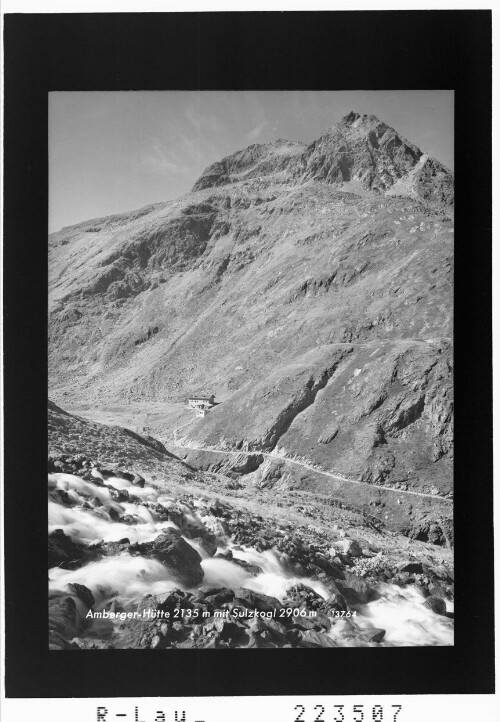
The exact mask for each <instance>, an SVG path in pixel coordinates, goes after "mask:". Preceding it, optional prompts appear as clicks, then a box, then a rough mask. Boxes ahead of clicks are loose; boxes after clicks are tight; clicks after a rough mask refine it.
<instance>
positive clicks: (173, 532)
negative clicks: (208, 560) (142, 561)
mask: <svg viewBox="0 0 500 722" xmlns="http://www.w3.org/2000/svg"><path fill="white" fill-rule="evenodd" d="M129 551H130V553H131V554H141V555H142V556H145V557H149V558H152V559H158V561H160V562H161V563H162V564H164V565H165V566H166V567H169V569H171V570H172V571H173V572H174V573H175V576H176V577H177V579H178V580H179V582H180V583H181V584H183V585H185V586H187V587H195V586H197V585H198V584H201V582H202V581H203V569H202V567H201V564H200V562H201V556H200V555H199V554H198V552H197V551H196V549H193V547H192V546H191V545H190V544H188V543H187V542H186V541H185V540H184V539H183V538H182V536H181V532H180V531H179V530H178V529H172V528H169V529H164V530H163V532H162V533H161V534H160V535H159V536H158V537H156V539H154V540H153V541H150V542H144V543H142V544H140V543H139V544H134V545H131V546H130V547H129Z"/></svg>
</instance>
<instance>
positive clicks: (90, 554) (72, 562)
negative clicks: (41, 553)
mask: <svg viewBox="0 0 500 722" xmlns="http://www.w3.org/2000/svg"><path fill="white" fill-rule="evenodd" d="M99 556H100V553H99V552H98V551H97V550H90V549H88V548H86V547H84V546H83V545H82V544H77V543H76V542H74V541H73V540H72V539H71V538H70V537H69V536H66V534H65V533H64V531H63V530H62V529H55V530H54V531H53V532H51V534H49V539H48V567H49V569H51V568H52V567H60V568H61V569H76V568H77V567H80V566H82V564H85V563H86V562H89V561H93V560H94V559H97V558H98V557H99Z"/></svg>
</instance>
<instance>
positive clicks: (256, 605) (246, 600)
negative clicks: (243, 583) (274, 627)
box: [234, 589, 282, 612]
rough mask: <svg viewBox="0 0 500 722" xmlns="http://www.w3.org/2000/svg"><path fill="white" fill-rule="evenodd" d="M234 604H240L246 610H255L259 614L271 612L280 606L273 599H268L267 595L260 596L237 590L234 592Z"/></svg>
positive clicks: (245, 590) (251, 592)
mask: <svg viewBox="0 0 500 722" xmlns="http://www.w3.org/2000/svg"><path fill="white" fill-rule="evenodd" d="M234 602H235V603H238V602H241V604H243V605H244V606H245V607H247V608H248V609H257V610H258V611H259V612H272V611H273V610H274V609H279V608H280V607H281V606H282V605H281V602H279V601H278V600H277V599H275V598H274V597H269V596H267V594H261V593H260V592H253V591H252V590H250V589H238V590H237V591H236V592H235V599H234Z"/></svg>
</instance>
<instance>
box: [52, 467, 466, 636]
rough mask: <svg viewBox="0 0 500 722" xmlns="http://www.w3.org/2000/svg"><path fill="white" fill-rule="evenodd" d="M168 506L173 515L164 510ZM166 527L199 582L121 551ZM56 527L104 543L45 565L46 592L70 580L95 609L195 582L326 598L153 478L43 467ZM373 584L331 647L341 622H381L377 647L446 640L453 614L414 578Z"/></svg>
mask: <svg viewBox="0 0 500 722" xmlns="http://www.w3.org/2000/svg"><path fill="white" fill-rule="evenodd" d="M169 511H170V512H172V513H171V514H170V516H171V517H173V518H174V519H176V522H177V523H176V522H174V521H173V520H172V518H168V517H169ZM176 515H177V516H176ZM179 516H181V517H182V523H181V522H179V521H178V519H179ZM186 528H189V529H201V530H205V531H206V532H208V533H210V534H211V535H212V538H215V540H216V545H217V549H216V550H214V549H208V550H207V545H206V544H205V543H203V539H202V538H199V537H197V538H193V537H194V536H195V535H194V534H193V533H190V534H186V533H185V531H186ZM167 529H175V530H178V531H179V532H181V533H182V537H181V538H182V539H184V541H185V542H187V544H189V545H190V546H191V547H192V548H193V549H195V550H196V552H198V554H199V555H200V557H201V562H199V561H198V564H200V563H201V568H202V570H203V580H202V582H201V584H198V585H195V586H189V585H186V584H185V583H182V582H180V581H179V574H178V573H177V572H178V571H179V570H175V569H172V568H171V567H169V566H166V565H165V564H163V563H162V562H161V561H159V560H158V559H155V558H147V557H146V556H143V555H141V554H138V553H137V552H135V553H130V551H128V550H127V544H128V543H130V545H134V544H139V545H140V544H145V543H147V542H154V540H155V539H157V538H158V537H159V535H161V534H162V532H164V531H165V530H167ZM56 530H62V531H63V532H64V535H65V536H66V537H68V538H69V539H70V540H71V541H72V542H73V543H75V544H76V545H79V548H84V549H86V550H90V551H92V550H93V549H95V548H99V545H100V546H101V548H102V546H103V543H104V547H106V544H108V546H107V547H106V555H105V556H102V558H96V559H95V560H91V561H87V560H85V561H84V562H83V565H82V566H79V567H78V568H69V569H68V568H61V566H53V567H52V568H51V569H49V591H50V593H51V594H52V595H57V594H62V593H68V589H71V587H68V585H69V584H71V585H75V584H76V585H84V586H85V587H86V588H87V589H89V590H90V591H91V592H92V595H93V597H94V601H95V604H94V606H93V608H94V610H99V609H103V608H105V605H109V603H110V601H112V600H120V602H121V603H123V602H125V603H129V604H131V603H134V602H139V601H140V600H141V598H143V597H144V596H145V595H148V594H153V595H158V594H164V593H166V592H170V591H172V590H174V589H182V590H184V591H191V592H196V590H197V589H198V588H201V587H203V588H207V587H216V588H222V587H224V588H229V589H232V590H234V591H236V590H238V589H241V588H243V589H247V590H252V591H254V592H258V593H262V594H265V595H268V596H270V597H274V598H275V599H277V600H279V601H280V602H284V600H285V599H286V598H287V591H288V590H289V589H290V588H291V587H294V586H296V585H300V584H302V585H305V586H306V587H309V588H310V589H312V590H313V591H314V592H316V594H318V595H319V596H320V597H322V598H323V599H325V600H327V599H329V597H331V590H329V589H328V588H327V586H325V584H323V583H322V581H320V580H318V579H311V578H308V577H303V576H302V577H301V576H293V575H292V574H290V572H289V571H288V570H287V569H286V568H285V566H284V564H283V563H282V561H280V557H279V555H278V554H277V553H276V552H275V551H274V550H272V549H269V550H266V551H262V552H261V551H257V550H256V549H254V548H250V547H247V546H243V545H238V544H235V543H234V542H233V541H232V540H231V539H230V538H228V536H227V535H226V533H225V531H224V527H223V525H222V524H221V521H220V519H218V518H217V517H216V516H214V515H213V514H211V513H210V504H209V503H208V502H207V501H206V500H203V499H198V500H194V501H193V502H192V503H190V504H186V503H182V502H180V501H179V500H178V499H174V498H172V497H170V496H168V495H165V494H163V493H161V492H160V491H158V490H157V489H155V488H153V487H151V486H147V485H145V486H144V487H143V488H141V487H140V486H137V485H135V484H133V483H132V482H130V481H128V480H126V479H122V478H117V477H109V478H102V479H98V478H95V479H92V480H87V481H86V480H84V479H82V478H80V477H78V476H74V475H72V474H66V473H53V474H49V533H52V532H55V531H56ZM201 536H202V535H201ZM119 542H121V544H118V543H119ZM109 543H115V545H114V546H113V545H111V546H109ZM95 545H98V546H97V547H96V546H95ZM229 550H230V551H231V552H232V558H233V561H231V560H230V559H223V558H215V554H219V553H227V552H228V551H229ZM238 560H239V561H240V564H239V563H238ZM377 591H378V595H379V596H378V598H377V599H375V600H374V601H371V602H369V603H367V604H363V605H361V606H359V607H358V608H357V611H356V615H355V616H352V617H351V618H349V619H347V618H338V619H336V620H335V623H333V624H332V626H331V629H330V630H329V631H328V635H329V636H330V637H331V639H333V640H334V641H335V642H336V643H337V644H338V645H340V646H349V641H348V640H347V641H346V634H345V632H346V630H347V631H349V630H354V631H355V632H356V631H358V632H360V633H362V632H363V630H369V629H371V628H379V629H383V630H385V635H384V638H383V644H384V645H385V646H408V645H451V644H453V622H452V620H451V619H450V618H449V617H447V616H444V615H440V614H436V613H435V612H434V611H432V610H431V609H429V608H427V607H426V606H424V604H423V602H424V600H425V597H424V596H423V594H422V592H421V591H420V590H419V589H418V588H417V587H416V586H415V585H408V586H406V587H401V586H398V585H395V584H378V585H377ZM446 606H447V611H448V612H451V611H452V610H453V608H452V603H451V602H449V601H448V600H447V601H446ZM77 608H78V612H79V613H80V615H81V616H85V613H86V611H87V609H86V608H85V606H84V605H83V604H82V602H81V601H78V602H77Z"/></svg>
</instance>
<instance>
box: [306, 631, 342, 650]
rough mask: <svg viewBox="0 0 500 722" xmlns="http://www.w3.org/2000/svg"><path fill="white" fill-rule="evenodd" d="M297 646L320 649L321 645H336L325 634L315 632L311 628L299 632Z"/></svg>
mask: <svg viewBox="0 0 500 722" xmlns="http://www.w3.org/2000/svg"><path fill="white" fill-rule="evenodd" d="M299 646H300V647H311V648H313V649H322V648H323V647H337V644H336V643H335V642H334V641H333V639H332V638H331V637H329V636H328V635H327V634H323V633H322V632H315V631H314V630H312V629H311V630H308V631H306V632H301V633H300V641H299Z"/></svg>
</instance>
